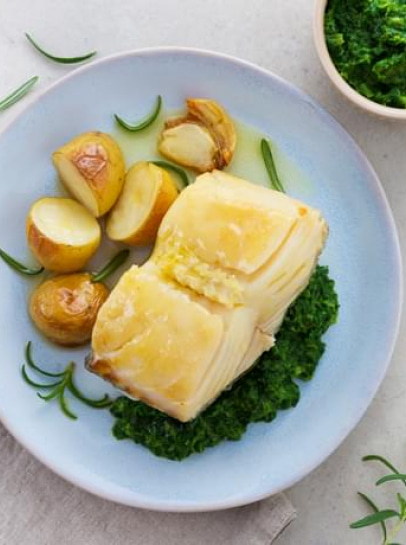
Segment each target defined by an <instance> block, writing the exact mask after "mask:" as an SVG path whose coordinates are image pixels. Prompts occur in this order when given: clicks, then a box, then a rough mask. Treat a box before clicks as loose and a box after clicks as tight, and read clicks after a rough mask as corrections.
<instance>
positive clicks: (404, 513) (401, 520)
mask: <svg viewBox="0 0 406 545" xmlns="http://www.w3.org/2000/svg"><path fill="white" fill-rule="evenodd" d="M362 460H363V461H364V462H370V461H375V462H380V463H381V464H383V465H384V466H385V467H386V468H388V469H390V471H392V472H393V473H390V474H389V475H385V476H384V477H382V478H381V479H379V480H378V481H377V482H376V483H375V485H376V486H380V485H382V484H384V483H388V482H392V481H400V482H401V483H403V484H404V485H405V486H406V474H404V473H401V472H399V470H398V469H396V467H395V466H394V465H393V464H391V463H390V462H389V461H388V460H386V458H384V457H383V456H378V455H375V454H373V455H369V456H364V458H363V459H362ZM358 495H359V496H360V497H361V498H362V499H363V500H364V501H365V502H366V503H367V504H368V505H369V507H371V509H372V511H373V513H372V514H371V515H367V516H366V517H364V518H362V519H360V520H357V521H356V522H353V523H352V524H350V528H353V529H359V528H365V527H367V526H373V525H374V524H380V526H381V529H382V538H383V541H382V545H399V544H398V543H394V542H393V539H394V538H395V537H396V535H397V534H398V533H399V531H400V530H401V529H402V527H403V525H404V524H405V523H406V498H404V497H403V496H402V495H401V494H399V493H397V494H396V499H397V503H398V506H399V510H395V509H379V508H378V507H377V506H376V504H375V503H374V502H373V501H372V500H371V499H370V498H369V497H368V496H366V495H365V494H362V493H361V492H358ZM390 519H397V523H396V524H394V525H393V528H392V529H391V531H390V532H388V529H387V526H386V521H388V520H390Z"/></svg>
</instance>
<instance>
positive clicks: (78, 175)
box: [52, 132, 125, 218]
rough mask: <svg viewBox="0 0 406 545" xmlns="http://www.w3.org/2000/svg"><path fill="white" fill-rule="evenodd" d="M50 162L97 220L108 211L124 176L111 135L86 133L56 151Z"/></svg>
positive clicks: (123, 169) (118, 151) (121, 158)
mask: <svg viewBox="0 0 406 545" xmlns="http://www.w3.org/2000/svg"><path fill="white" fill-rule="evenodd" d="M52 159H53V162H54V165H55V168H56V169H57V171H58V173H59V176H60V178H61V180H62V182H63V184H64V185H65V187H66V189H67V190H68V191H69V192H70V193H71V194H72V195H73V196H74V197H75V198H76V199H77V200H78V201H79V202H81V203H82V204H83V205H84V206H86V208H87V209H88V210H90V212H91V213H92V214H93V215H94V216H95V217H96V218H98V217H100V216H103V214H105V213H106V212H108V211H109V210H110V208H111V207H112V206H113V205H114V203H115V202H116V200H117V198H118V196H119V195H120V192H121V189H122V187H123V183H124V176H125V164H124V158H123V154H122V152H121V150H120V148H119V146H118V144H117V143H116V141H115V140H114V139H113V138H112V137H111V136H109V135H108V134H105V133H102V132H86V133H84V134H81V135H79V136H77V137H76V138H74V139H73V140H71V141H70V142H68V143H67V144H65V145H64V146H62V147H61V148H60V149H58V150H57V151H55V152H54V154H53V155H52Z"/></svg>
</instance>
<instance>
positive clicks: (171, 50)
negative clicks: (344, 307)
mask: <svg viewBox="0 0 406 545" xmlns="http://www.w3.org/2000/svg"><path fill="white" fill-rule="evenodd" d="M162 54H167V55H168V54H169V55H180V56H181V55H191V56H198V57H202V58H206V59H207V58H209V59H210V58H214V59H216V60H219V61H223V62H226V63H231V64H233V65H235V66H237V67H239V68H242V69H248V70H250V71H252V72H254V73H256V74H258V75H260V76H262V77H264V78H266V79H272V80H276V81H277V82H279V83H280V84H281V85H283V86H284V88H285V89H286V90H287V91H289V93H290V94H291V95H294V96H295V97H297V98H298V99H299V100H301V101H303V102H306V103H307V104H308V105H310V106H311V107H312V108H314V109H315V110H316V112H317V114H318V115H319V116H320V117H322V118H324V120H325V122H326V123H327V124H329V125H330V126H332V127H333V128H334V130H335V131H336V132H337V133H339V135H340V137H341V138H342V139H343V140H346V142H347V144H348V145H349V146H350V147H352V148H353V149H354V151H355V152H356V154H357V155H358V158H359V160H360V162H362V164H363V166H364V169H365V171H368V173H369V176H370V179H371V182H372V184H371V185H370V189H371V191H373V192H374V197H375V199H376V200H377V201H379V204H380V207H381V210H382V214H383V217H384V219H385V220H386V225H387V228H388V234H390V236H391V239H392V243H393V245H392V248H391V252H392V253H393V256H392V257H393V261H394V263H395V265H396V267H395V268H394V270H393V275H394V277H395V279H396V280H397V282H396V284H395V285H394V287H393V289H394V293H395V296H394V297H397V304H396V306H395V308H394V311H393V323H394V327H393V328H392V331H391V333H390V334H388V339H387V349H386V354H387V356H386V358H385V361H383V362H382V365H381V367H380V373H378V375H377V377H376V379H375V383H374V384H373V385H371V386H372V387H371V389H370V395H369V396H368V398H366V402H365V405H364V407H362V408H360V409H359V410H358V411H357V412H356V413H355V416H354V418H353V420H352V422H351V424H350V425H349V426H348V427H346V428H345V430H343V431H341V433H337V436H336V437H335V440H334V441H332V442H331V444H329V445H328V448H327V449H326V450H325V451H323V453H322V455H320V456H318V457H317V458H314V459H313V460H312V462H311V463H309V464H307V466H306V467H305V468H304V469H302V470H301V471H300V472H298V474H295V475H294V476H292V478H291V479H289V480H287V481H286V483H285V485H284V486H283V487H279V488H276V489H272V490H270V491H265V492H264V491H261V492H257V493H248V494H246V495H245V497H244V498H243V499H242V498H241V497H238V498H233V497H232V498H230V499H226V500H221V501H209V502H200V501H197V502H191V501H179V502H177V501H172V500H151V499H145V498H142V497H136V496H137V494H138V493H137V492H136V491H131V492H130V491H128V490H125V489H122V492H120V491H118V492H110V491H108V490H106V489H105V488H104V487H103V486H101V485H100V484H99V483H97V484H94V483H91V482H89V480H86V479H84V478H81V477H78V476H77V475H75V474H74V472H73V474H72V472H69V470H66V469H63V468H60V467H59V466H58V464H56V463H54V462H53V460H51V459H49V458H47V456H46V455H44V454H43V453H42V452H40V449H38V448H36V446H35V445H32V444H30V443H29V442H28V441H26V440H25V438H24V435H23V434H20V433H18V432H14V430H13V425H12V423H11V422H9V421H8V420H7V419H6V418H5V417H4V416H3V415H2V411H1V407H0V422H1V423H2V424H3V425H4V427H5V428H6V430H7V431H8V432H9V433H10V434H11V435H12V437H13V438H14V439H15V440H17V441H18V443H20V445H22V446H23V447H24V448H25V449H26V450H27V451H28V452H29V453H30V454H31V455H33V456H34V457H35V458H36V459H37V460H39V461H40V462H41V463H42V464H43V465H45V466H46V467H48V468H49V469H50V470H51V471H53V472H54V473H55V474H57V475H58V476H59V477H61V478H63V479H64V480H65V481H67V482H69V483H71V484H74V485H75V486H77V487H79V488H81V489H82V490H85V491H87V492H89V493H91V494H94V495H96V496H98V497H100V498H103V499H107V500H110V501H113V502H115V503H118V504H122V505H127V506H131V507H137V508H140V509H148V510H153V511H161V512H207V511H219V510H223V509H230V508H233V507H239V506H243V505H248V504H251V503H254V502H257V501H260V500H263V499H265V498H267V497H269V496H270V495H274V494H277V493H279V492H281V491H283V490H286V489H287V488H290V487H291V486H293V485H294V484H296V483H297V482H299V481H300V480H302V479H303V478H304V477H305V476H307V475H309V474H310V473H311V472H312V471H314V470H315V469H316V468H317V467H318V466H319V465H320V464H321V463H322V462H324V461H325V460H327V459H328V458H329V457H330V456H331V454H332V453H333V452H334V451H335V450H336V449H337V448H338V447H339V446H340V445H341V443H342V442H343V441H344V440H345V439H346V438H347V437H348V435H349V434H350V433H351V432H352V431H353V430H354V429H355V427H356V426H357V425H358V423H359V422H360V420H361V419H362V417H363V416H364V414H365V413H366V411H367V409H368V408H369V406H370V405H371V403H372V401H373V399H374V397H375V395H376V393H377V391H378V389H379V387H380V386H381V384H382V382H383V379H384V377H385V375H386V373H387V371H388V368H389V365H390V363H391V360H392V356H393V352H394V349H395V346H396V341H397V338H398V334H399V329H400V322H401V316H402V308H403V262H402V254H401V247H400V240H399V233H398V229H397V226H396V222H395V219H394V215H393V212H392V209H391V206H390V204H389V201H388V198H387V196H386V193H385V191H384V188H383V185H382V183H381V181H380V179H379V177H378V175H377V173H376V172H375V170H374V168H373V167H372V164H371V163H370V161H369V159H368V158H367V156H366V154H365V153H364V151H363V150H362V148H361V147H360V146H359V144H358V143H357V142H356V141H355V139H354V138H353V137H352V136H351V135H350V134H349V132H347V131H346V130H345V129H344V127H343V126H342V125H341V123H340V122H339V121H338V120H337V119H336V118H335V117H334V116H333V115H332V114H331V113H329V112H328V111H327V110H326V109H325V108H324V107H323V106H321V105H320V104H319V103H318V102H317V101H316V100H315V99H313V98H312V97H311V96H310V95H308V94H307V93H306V92H305V91H303V90H302V89H300V88H299V87H297V86H296V85H294V84H292V83H290V82H289V81H287V80H285V79H284V78H282V77H280V76H278V75H276V74H274V73H273V72H272V71H271V70H267V69H265V68H262V67H261V66H258V65H257V64H255V63H253V62H250V61H247V60H243V59H241V58H239V57H235V56H233V55H229V54H224V53H218V52H215V51H211V50H207V49H200V48H192V47H179V46H160V47H145V48H139V49H131V50H127V51H123V52H120V53H115V54H112V55H108V56H105V57H103V58H101V59H98V60H95V61H93V62H90V63H88V64H85V65H83V66H81V67H78V68H76V69H74V70H73V71H72V72H70V73H69V74H66V75H64V76H62V77H61V78H58V79H57V80H56V81H55V82H53V83H52V84H50V85H48V86H47V87H46V88H45V89H43V90H42V91H40V92H38V93H37V94H35V95H34V96H32V97H28V100H27V101H26V104H25V105H24V106H23V107H22V109H21V110H20V111H19V112H17V113H16V115H14V116H13V115H12V116H11V118H10V119H9V120H8V121H7V122H6V125H5V126H4V127H3V128H2V129H1V130H0V141H1V139H2V138H3V137H4V135H5V134H6V133H7V132H8V131H9V130H11V129H12V126H13V124H14V123H16V122H17V121H18V120H20V119H21V118H22V117H24V115H25V113H26V112H27V111H28V110H29V109H31V108H32V107H33V106H34V105H35V104H36V103H37V102H40V101H41V100H42V99H43V97H45V96H46V95H48V94H50V93H52V92H53V91H54V90H55V89H57V88H58V87H59V86H63V85H64V84H65V82H66V81H69V80H70V79H74V78H76V77H78V76H80V75H81V74H82V73H84V72H88V71H91V70H93V68H94V67H96V66H100V65H103V64H106V65H107V64H110V63H114V62H116V61H117V60H121V59H125V58H131V57H154V56H160V55H162Z"/></svg>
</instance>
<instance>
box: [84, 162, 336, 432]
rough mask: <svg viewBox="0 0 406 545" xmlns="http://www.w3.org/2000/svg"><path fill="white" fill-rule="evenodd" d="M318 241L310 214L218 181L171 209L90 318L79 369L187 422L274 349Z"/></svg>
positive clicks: (213, 177) (247, 186)
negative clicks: (86, 352)
mask: <svg viewBox="0 0 406 545" xmlns="http://www.w3.org/2000/svg"><path fill="white" fill-rule="evenodd" d="M327 233H328V228H327V224H326V222H325V221H324V219H323V218H322V216H321V214H320V212H318V211H317V210H314V209H312V208H310V207H309V206H307V205H305V204H303V203H301V202H299V201H297V200H294V199H291V198H290V197H288V196H286V195H284V194H282V193H279V192H276V191H272V190H270V189H267V188H265V187H261V186H258V185H255V184H252V183H250V182H247V181H244V180H241V179H239V178H236V177H234V176H231V175H229V174H225V173H223V172H220V171H213V172H211V173H206V174H203V175H202V176H199V177H198V178H197V180H196V182H195V183H194V184H193V185H191V186H189V187H188V188H186V189H185V190H184V191H183V192H182V193H181V195H180V197H179V198H178V199H177V200H176V201H175V203H174V204H173V205H172V207H171V208H170V210H169V211H168V213H167V214H166V216H165V218H164V220H163V221H162V224H161V226H160V229H159V232H158V237H157V241H156V246H155V249H154V252H153V254H152V256H151V258H150V259H149V261H147V262H146V263H145V264H144V265H143V266H141V267H137V266H133V267H131V268H130V269H129V270H128V271H127V272H126V273H125V274H124V275H123V276H122V278H121V280H120V281H119V282H118V284H117V286H116V287H115V288H114V290H113V291H112V293H111V295H110V297H109V298H108V300H107V301H106V303H105V304H104V305H103V307H102V308H101V310H100V312H99V315H98V318H97V321H96V324H95V327H94V330H93V337H92V351H93V352H92V356H91V357H90V358H89V359H88V362H87V366H88V368H89V369H90V370H91V371H93V372H95V373H97V374H99V375H100V376H102V377H103V378H105V379H106V380H109V381H111V382H112V383H113V384H115V385H116V386H118V387H119V388H121V389H122V390H124V391H125V392H127V393H128V394H129V395H130V396H132V397H134V398H136V399H141V400H143V401H145V403H147V404H149V405H151V406H153V407H156V408H157V409H159V410H161V411H163V412H165V413H168V414H170V415H171V416H173V417H174V418H177V419H178V420H181V421H182V422H186V421H188V420H191V419H193V418H194V417H195V416H196V415H197V414H198V413H199V412H200V411H201V410H202V409H204V408H205V407H206V406H207V405H208V404H210V403H211V402H212V401H213V400H214V399H215V398H216V397H217V396H218V395H219V394H220V393H221V392H222V391H223V390H224V389H225V388H227V387H228V386H229V385H230V384H231V383H233V382H234V381H235V380H236V379H237V378H238V377H239V376H240V375H241V374H243V373H244V372H246V371H247V370H248V369H249V368H250V367H251V366H252V365H253V364H254V363H255V361H256V360H257V358H258V357H259V356H260V355H261V354H262V353H263V352H264V351H265V350H268V349H269V348H271V347H272V345H273V344H274V334H275V333H276V331H277V329H278V328H279V326H280V324H281V322H282V320H283V317H284V315H285V313H286V310H287V309H288V307H289V305H290V304H291V303H292V302H293V301H294V299H295V298H296V297H297V296H298V295H299V294H300V293H301V292H302V291H303V289H304V288H305V287H306V286H307V284H308V282H309V279H310V276H311V274H312V272H313V269H314V267H315V265H316V263H317V259H318V256H319V254H320V252H321V250H322V248H323V245H324V242H325V240H326V237H327Z"/></svg>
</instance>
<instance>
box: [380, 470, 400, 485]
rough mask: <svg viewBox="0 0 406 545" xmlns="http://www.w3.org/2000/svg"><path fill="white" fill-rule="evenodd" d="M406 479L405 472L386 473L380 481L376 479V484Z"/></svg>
mask: <svg viewBox="0 0 406 545" xmlns="http://www.w3.org/2000/svg"><path fill="white" fill-rule="evenodd" d="M405 480H406V475H405V474H403V473H393V474H391V475H385V477H382V478H381V479H379V480H378V481H376V483H375V484H376V486H380V485H381V484H384V483H389V482H391V481H402V482H404V481H405Z"/></svg>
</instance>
